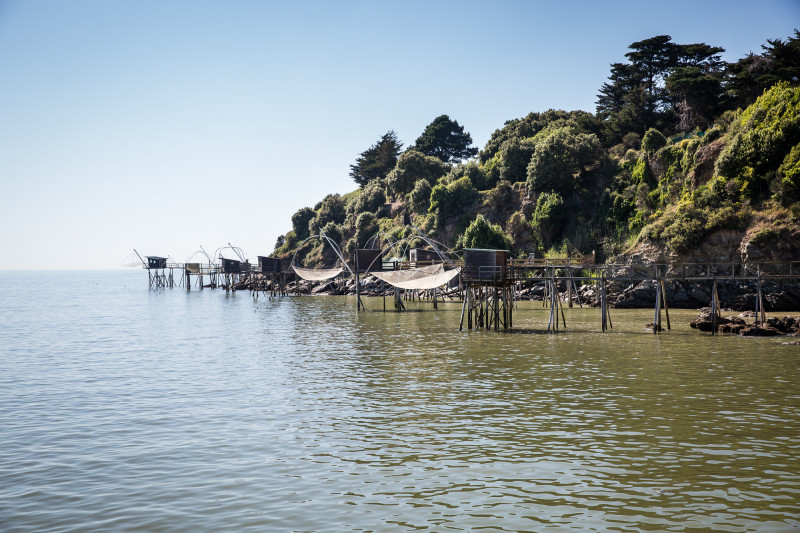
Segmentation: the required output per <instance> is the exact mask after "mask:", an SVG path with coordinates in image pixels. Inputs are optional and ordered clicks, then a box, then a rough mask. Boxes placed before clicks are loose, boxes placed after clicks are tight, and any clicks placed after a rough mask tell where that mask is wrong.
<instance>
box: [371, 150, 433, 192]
mask: <svg viewBox="0 0 800 533" xmlns="http://www.w3.org/2000/svg"><path fill="white" fill-rule="evenodd" d="M446 172H447V165H445V164H444V163H443V162H442V161H441V160H439V159H437V158H436V157H432V156H428V155H424V154H423V153H422V152H418V151H416V150H408V151H406V152H404V153H403V155H401V156H400V157H399V158H398V159H397V165H396V166H395V167H394V170H392V171H391V172H389V175H388V176H386V185H387V187H388V188H389V191H390V192H391V193H392V194H396V195H403V194H408V193H409V192H411V189H413V188H414V184H415V183H416V182H417V181H418V180H421V179H424V180H427V181H428V183H430V184H431V186H434V185H435V184H436V182H437V181H439V178H441V177H442V176H444V175H445V173H446Z"/></svg>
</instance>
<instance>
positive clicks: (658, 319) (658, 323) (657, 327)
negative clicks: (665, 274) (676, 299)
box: [653, 280, 661, 335]
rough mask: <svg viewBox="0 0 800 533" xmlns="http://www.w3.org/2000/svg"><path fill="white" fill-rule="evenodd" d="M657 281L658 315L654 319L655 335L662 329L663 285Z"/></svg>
mask: <svg viewBox="0 0 800 533" xmlns="http://www.w3.org/2000/svg"><path fill="white" fill-rule="evenodd" d="M659 282H660V280H656V314H655V316H654V317H653V334H654V335H655V334H656V333H658V330H660V329H661V283H659Z"/></svg>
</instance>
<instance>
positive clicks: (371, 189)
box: [350, 180, 386, 215]
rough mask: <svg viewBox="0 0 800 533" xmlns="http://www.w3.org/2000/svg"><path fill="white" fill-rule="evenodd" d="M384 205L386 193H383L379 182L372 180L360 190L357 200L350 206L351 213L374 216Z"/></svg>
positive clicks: (381, 184)
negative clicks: (372, 214)
mask: <svg viewBox="0 0 800 533" xmlns="http://www.w3.org/2000/svg"><path fill="white" fill-rule="evenodd" d="M385 204H386V193H384V191H383V183H382V182H381V180H373V181H371V182H370V183H368V184H367V185H365V186H364V188H363V189H362V190H361V194H359V195H358V198H357V199H356V200H355V201H354V202H353V203H352V204H350V205H351V206H352V207H351V209H352V211H353V213H355V214H356V215H358V214H359V213H375V214H376V215H377V214H378V213H379V212H380V211H381V210H382V209H383V207H384V205H385Z"/></svg>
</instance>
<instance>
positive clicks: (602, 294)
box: [600, 272, 607, 331]
mask: <svg viewBox="0 0 800 533" xmlns="http://www.w3.org/2000/svg"><path fill="white" fill-rule="evenodd" d="M606 315H607V311H606V274H605V272H603V273H602V274H600V327H601V329H602V331H605V330H606Z"/></svg>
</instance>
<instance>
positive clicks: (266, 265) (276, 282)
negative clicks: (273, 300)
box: [254, 255, 286, 296]
mask: <svg viewBox="0 0 800 533" xmlns="http://www.w3.org/2000/svg"><path fill="white" fill-rule="evenodd" d="M258 272H259V273H261V274H262V276H263V280H264V285H263V287H261V286H260V285H258V286H256V285H255V284H254V286H255V287H256V290H259V289H261V290H264V291H266V290H267V289H269V291H270V295H271V296H275V294H276V293H278V294H280V295H281V296H284V295H285V294H286V273H285V272H284V267H283V260H282V259H281V258H280V257H266V256H263V255H259V256H258Z"/></svg>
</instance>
